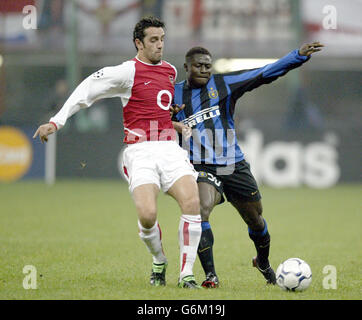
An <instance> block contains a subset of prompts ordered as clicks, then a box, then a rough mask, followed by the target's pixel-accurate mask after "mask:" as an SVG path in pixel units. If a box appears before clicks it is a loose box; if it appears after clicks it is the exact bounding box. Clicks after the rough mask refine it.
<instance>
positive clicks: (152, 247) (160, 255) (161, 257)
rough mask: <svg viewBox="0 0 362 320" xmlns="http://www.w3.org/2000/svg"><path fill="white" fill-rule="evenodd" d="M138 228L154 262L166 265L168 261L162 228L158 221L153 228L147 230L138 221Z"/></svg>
mask: <svg viewBox="0 0 362 320" xmlns="http://www.w3.org/2000/svg"><path fill="white" fill-rule="evenodd" d="M138 228H139V233H138V234H139V236H140V238H141V240H142V241H143V242H144V243H145V244H146V246H147V249H148V251H149V252H150V253H151V254H152V258H153V262H154V263H157V264H160V263H166V262H167V259H166V256H165V253H164V252H163V247H162V240H161V238H162V237H161V228H160V225H159V224H158V222H157V221H156V223H155V225H154V226H153V227H152V228H150V229H146V228H144V227H143V226H142V225H141V223H140V222H139V221H138Z"/></svg>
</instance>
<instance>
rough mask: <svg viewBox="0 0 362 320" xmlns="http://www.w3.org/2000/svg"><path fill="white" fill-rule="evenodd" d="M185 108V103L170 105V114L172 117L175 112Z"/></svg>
mask: <svg viewBox="0 0 362 320" xmlns="http://www.w3.org/2000/svg"><path fill="white" fill-rule="evenodd" d="M183 108H185V105H184V104H183V105H181V106H179V105H178V104H173V105H172V106H170V116H171V118H172V116H173V115H174V114H177V113H179V112H180V111H181V110H182V109H183Z"/></svg>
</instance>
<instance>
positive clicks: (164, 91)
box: [157, 90, 172, 110]
mask: <svg viewBox="0 0 362 320" xmlns="http://www.w3.org/2000/svg"><path fill="white" fill-rule="evenodd" d="M163 95H167V96H168V104H167V106H165V105H163V104H162V96H163ZM171 102H172V93H171V92H170V91H168V90H161V91H160V92H159V93H158V94H157V105H158V106H159V107H160V108H161V109H163V110H168V109H170V105H171Z"/></svg>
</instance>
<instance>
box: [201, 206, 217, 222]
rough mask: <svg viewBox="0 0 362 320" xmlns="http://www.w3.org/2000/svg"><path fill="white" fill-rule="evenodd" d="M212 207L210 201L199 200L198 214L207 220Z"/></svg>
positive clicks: (203, 219)
mask: <svg viewBox="0 0 362 320" xmlns="http://www.w3.org/2000/svg"><path fill="white" fill-rule="evenodd" d="M213 207H214V206H213V204H211V203H205V202H200V214H201V219H202V221H209V217H210V213H211V211H212V209H213Z"/></svg>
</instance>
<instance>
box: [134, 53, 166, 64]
mask: <svg viewBox="0 0 362 320" xmlns="http://www.w3.org/2000/svg"><path fill="white" fill-rule="evenodd" d="M136 59H137V60H138V61H140V62H142V63H144V64H147V65H152V66H158V65H160V64H162V60H160V61H158V62H156V63H154V62H152V61H151V60H149V59H147V58H146V57H145V56H143V55H140V54H137V55H136Z"/></svg>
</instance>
